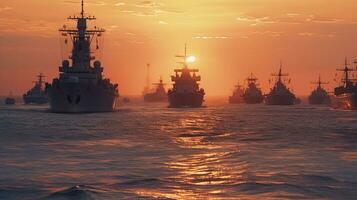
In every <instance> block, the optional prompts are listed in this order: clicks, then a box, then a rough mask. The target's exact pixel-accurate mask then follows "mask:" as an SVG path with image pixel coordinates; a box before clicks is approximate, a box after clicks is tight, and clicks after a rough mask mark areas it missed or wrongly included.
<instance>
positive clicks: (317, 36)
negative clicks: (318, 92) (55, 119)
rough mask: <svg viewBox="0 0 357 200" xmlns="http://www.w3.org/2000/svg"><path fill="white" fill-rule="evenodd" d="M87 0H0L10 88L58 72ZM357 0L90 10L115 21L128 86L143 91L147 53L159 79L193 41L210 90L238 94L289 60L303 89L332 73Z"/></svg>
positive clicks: (110, 73) (113, 2) (107, 0)
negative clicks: (67, 36)
mask: <svg viewBox="0 0 357 200" xmlns="http://www.w3.org/2000/svg"><path fill="white" fill-rule="evenodd" d="M76 2H77V0H67V1H66V0H51V1H44V0H31V1H29V0H1V1H0V69H1V72H0V95H7V94H8V93H9V91H13V93H15V94H23V93H24V92H25V91H26V90H27V89H29V88H30V87H31V86H32V81H33V80H34V79H35V76H36V75H37V74H38V73H39V72H43V73H44V74H46V75H47V80H48V81H50V80H52V78H53V77H55V76H57V75H58V66H59V65H60V63H61V53H60V52H61V51H60V42H59V34H58V32H57V30H58V28H59V27H61V26H62V25H63V24H65V23H68V21H67V20H66V17H67V16H69V15H73V14H76V13H78V12H79V10H80V5H79V1H78V3H76ZM356 9H357V2H356V1H355V0H344V1H343V2H342V1H338V0H299V1H296V0H195V1H192V0H180V1H178V0H158V1H145V0H138V1H136V0H126V1H125V0H99V1H96V0H90V1H89V0H87V5H86V11H87V12H88V13H90V14H94V15H95V16H96V17H97V18H98V20H97V22H96V25H98V26H101V27H103V28H105V29H106V30H107V32H106V34H105V41H104V52H103V53H104V54H103V58H102V62H103V65H104V67H105V71H104V73H105V76H106V77H109V78H111V79H112V81H113V82H117V83H119V87H120V88H119V89H120V93H121V94H140V93H141V92H142V90H143V87H144V85H145V77H146V66H145V65H146V63H147V62H149V63H151V65H152V70H151V71H152V73H151V77H152V80H156V79H158V78H159V76H160V75H162V76H163V78H164V80H165V81H166V82H169V75H171V74H172V73H173V69H174V68H175V66H177V65H176V61H177V60H176V59H175V58H174V57H173V56H174V55H175V54H177V53H181V52H182V51H183V46H184V43H187V44H188V45H189V52H190V54H194V55H195V56H196V57H197V59H198V60H197V62H196V63H195V64H194V66H195V67H197V68H199V69H200V74H201V75H202V86H203V87H204V88H205V90H206V93H207V95H229V94H230V93H231V91H232V89H233V86H234V84H235V83H236V82H237V81H238V80H240V81H242V80H243V79H244V78H246V77H247V76H248V75H249V74H250V72H253V73H254V74H255V75H256V76H257V77H258V78H259V79H260V83H261V85H262V88H263V89H264V92H268V88H269V85H268V80H269V78H270V74H271V73H272V72H275V71H277V70H278V66H279V62H280V60H282V61H283V63H284V71H286V72H288V73H289V74H290V75H291V76H290V77H291V79H292V82H291V83H292V84H291V87H292V88H293V90H294V91H295V92H296V93H297V94H299V95H305V94H308V93H309V92H310V90H311V89H312V85H311V84H310V82H311V81H313V80H315V79H316V78H317V76H318V74H321V75H322V77H323V78H324V79H325V80H327V81H330V82H331V83H332V84H330V86H329V87H328V88H332V87H333V85H335V83H334V82H333V77H334V74H335V69H336V68H337V67H338V66H341V64H343V62H344V57H345V56H347V57H349V58H350V59H351V60H352V59H354V58H355V57H354V56H355V55H357V46H356V42H355V37H356V36H357V14H355V13H356V12H355V11H356Z"/></svg>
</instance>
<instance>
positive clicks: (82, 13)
mask: <svg viewBox="0 0 357 200" xmlns="http://www.w3.org/2000/svg"><path fill="white" fill-rule="evenodd" d="M81 15H82V18H84V0H82V12H81Z"/></svg>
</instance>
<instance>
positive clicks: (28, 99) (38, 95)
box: [23, 73, 48, 104]
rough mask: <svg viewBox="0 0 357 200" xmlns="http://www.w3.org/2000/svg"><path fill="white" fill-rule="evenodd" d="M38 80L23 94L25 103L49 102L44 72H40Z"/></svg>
mask: <svg viewBox="0 0 357 200" xmlns="http://www.w3.org/2000/svg"><path fill="white" fill-rule="evenodd" d="M37 77H38V80H37V81H35V85H34V86H33V88H31V89H30V90H29V91H27V92H26V93H25V94H24V95H23V100H24V103H25V104H46V103H48V97H47V94H46V91H45V86H44V79H43V78H44V77H45V76H43V74H42V73H41V74H39V75H38V76H37Z"/></svg>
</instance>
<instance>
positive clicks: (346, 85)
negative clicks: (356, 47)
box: [332, 58, 357, 110]
mask: <svg viewBox="0 0 357 200" xmlns="http://www.w3.org/2000/svg"><path fill="white" fill-rule="evenodd" d="M337 70H338V71H342V72H343V78H342V79H341V85H340V86H338V87H336V88H335V91H334V99H333V100H334V101H333V103H332V106H333V107H335V108H339V109H349V110H356V109H357V79H353V78H351V73H352V72H355V71H357V69H352V68H350V67H349V66H348V62H347V58H346V60H345V66H344V68H343V69H337Z"/></svg>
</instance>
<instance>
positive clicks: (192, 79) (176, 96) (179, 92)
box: [168, 45, 205, 108]
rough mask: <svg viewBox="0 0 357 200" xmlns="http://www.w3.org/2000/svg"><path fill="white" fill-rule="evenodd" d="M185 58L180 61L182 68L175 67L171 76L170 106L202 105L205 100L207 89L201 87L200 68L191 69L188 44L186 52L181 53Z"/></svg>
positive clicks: (181, 56)
mask: <svg viewBox="0 0 357 200" xmlns="http://www.w3.org/2000/svg"><path fill="white" fill-rule="evenodd" d="M176 57H180V58H182V59H184V60H183V61H182V62H179V63H180V64H181V65H182V68H180V69H175V75H174V76H171V80H172V82H174V84H173V88H172V89H170V90H169V91H168V99H169V107H174V108H179V107H201V106H202V103H203V101H204V95H205V91H204V89H203V88H200V87H199V84H198V82H199V81H201V76H198V75H196V73H197V72H198V71H199V70H198V69H190V68H189V66H188V63H189V62H188V61H189V59H190V58H193V57H190V56H187V46H186V45H185V54H184V55H179V56H176Z"/></svg>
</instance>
